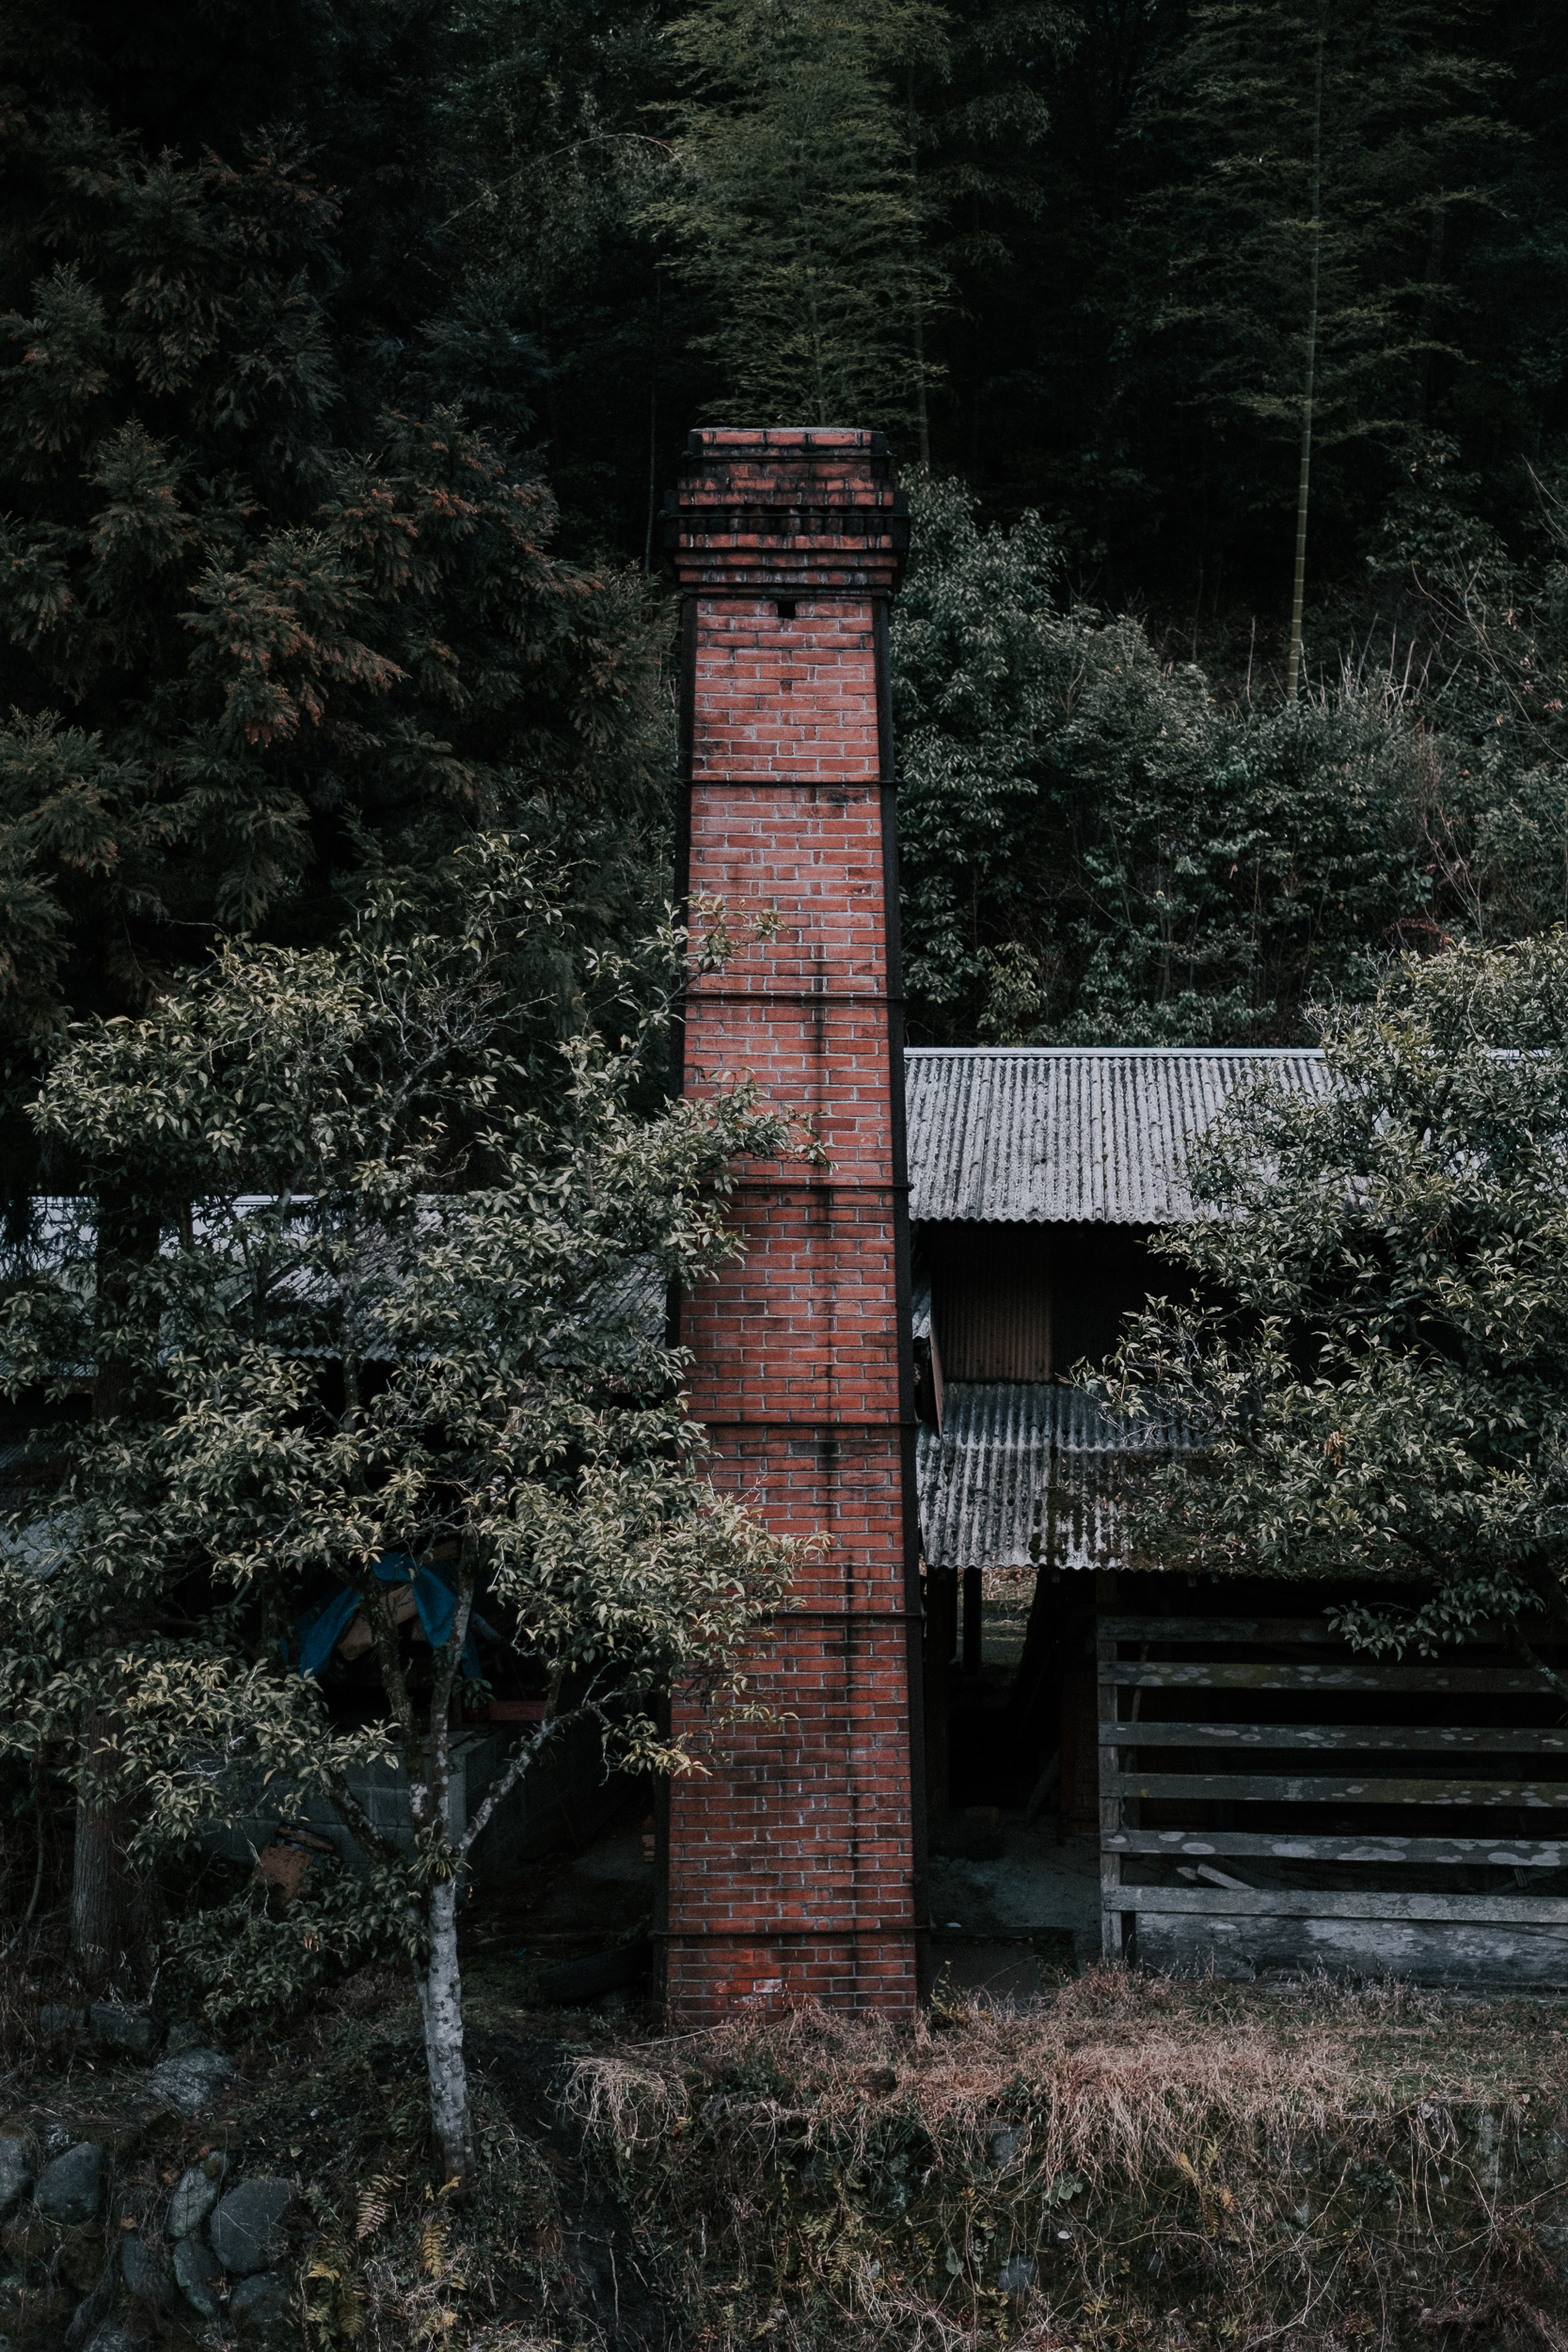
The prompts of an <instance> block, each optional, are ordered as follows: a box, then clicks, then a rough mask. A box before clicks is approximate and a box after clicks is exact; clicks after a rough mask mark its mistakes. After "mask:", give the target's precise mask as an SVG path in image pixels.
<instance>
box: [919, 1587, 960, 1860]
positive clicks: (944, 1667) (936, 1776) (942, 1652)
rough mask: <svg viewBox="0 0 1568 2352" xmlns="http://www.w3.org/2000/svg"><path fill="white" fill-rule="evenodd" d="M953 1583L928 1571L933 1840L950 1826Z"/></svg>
mask: <svg viewBox="0 0 1568 2352" xmlns="http://www.w3.org/2000/svg"><path fill="white" fill-rule="evenodd" d="M953 1582H954V1579H953V1572H952V1570H951V1568H931V1567H928V1568H927V1571H926V1643H925V1668H926V1671H925V1696H926V1822H927V1835H928V1836H930V1837H932V1838H933V1839H935V1838H938V1837H940V1836H942V1832H943V1831H944V1830H945V1828H946V1826H947V1808H948V1782H949V1778H950V1765H949V1758H948V1741H947V1712H948V1710H947V1677H948V1672H949V1666H950V1661H951V1659H952V1655H953Z"/></svg>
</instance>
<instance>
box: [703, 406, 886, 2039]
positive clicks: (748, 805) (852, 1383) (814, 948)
mask: <svg viewBox="0 0 1568 2352" xmlns="http://www.w3.org/2000/svg"><path fill="white" fill-rule="evenodd" d="M665 530H666V535H667V543H668V544H669V546H670V548H671V550H672V552H673V557H674V561H675V565H676V569H677V571H678V574H679V578H680V584H681V590H682V596H683V613H684V645H685V688H684V694H683V713H682V747H683V748H682V761H683V769H684V771H685V779H686V784H687V787H688V804H689V828H688V831H687V840H686V853H685V860H684V863H685V867H686V873H685V882H686V886H687V888H688V889H689V891H690V892H692V893H702V894H705V895H708V896H711V897H714V898H721V899H723V900H724V902H725V904H726V907H727V909H728V910H729V915H730V920H731V928H732V930H735V932H736V935H737V936H743V935H744V930H746V929H747V928H749V926H750V924H751V922H752V921H753V920H754V918H755V917H756V916H757V915H758V914H762V913H763V912H764V911H767V912H768V913H769V914H772V915H773V916H774V918H775V919H776V921H777V923H778V927H779V928H778V929H777V930H776V931H775V932H774V934H773V935H772V936H770V937H767V938H764V939H761V940H756V941H752V942H751V943H749V944H746V945H744V946H741V947H740V949H739V950H738V952H737V953H736V955H735V957H734V958H733V959H732V960H731V961H730V962H729V964H728V965H727V967H726V968H725V969H724V970H723V971H722V972H721V973H717V974H712V975H702V976H699V977H695V978H694V979H693V981H692V983H691V986H690V988H689V991H688V993H687V997H686V1003H685V1017H684V1025H683V1035H682V1040H681V1045H680V1049H679V1051H680V1061H681V1067H680V1073H679V1075H680V1080H681V1083H682V1084H683V1085H684V1086H685V1087H686V1089H688V1090H689V1091H693V1092H701V1091H703V1090H704V1089H706V1088H709V1087H712V1086H715V1085H718V1084H721V1083H722V1082H724V1081H725V1080H726V1079H729V1078H733V1077H736V1076H738V1075H740V1074H741V1073H752V1075H754V1076H755V1078H756V1079H757V1080H758V1081H759V1083H760V1084H761V1085H762V1087H763V1088H764V1089H765V1090H766V1091H767V1092H768V1094H770V1095H772V1096H774V1097H776V1098H777V1099H779V1100H780V1101H781V1102H784V1103H786V1104H790V1105H791V1106H793V1107H794V1108H796V1109H798V1110H800V1111H802V1112H804V1113H806V1114H807V1115H808V1116H809V1117H810V1119H811V1120H812V1122H813V1125H814V1127H815V1129H816V1134H817V1136H819V1138H820V1140H821V1142H822V1144H823V1147H824V1149H825V1151H826V1152H827V1155H828V1162H829V1165H828V1166H827V1167H825V1168H810V1167H807V1166H805V1165H803V1164H801V1163H792V1164H790V1165H787V1166H768V1167H765V1166H761V1165H756V1164H753V1165H751V1166H748V1167H747V1168H743V1169H742V1170H741V1171H740V1176H741V1181H740V1184H739V1186H738V1188H737V1191H736V1196H735V1199H734V1200H733V1202H732V1204H731V1214H732V1216H733V1218H734V1221H735V1223H736V1228H737V1230H738V1231H739V1232H740V1233H741V1235H742V1237H743V1239H744V1241H745V1244H746V1254H745V1256H744V1258H743V1259H741V1260H740V1261H739V1262H738V1263H736V1265H735V1266H734V1267H732V1268H731V1269H730V1271H729V1272H728V1273H727V1274H725V1275H724V1276H723V1277H722V1278H721V1279H719V1280H718V1281H717V1282H715V1283H713V1284H711V1285H709V1286H707V1287H706V1288H705V1289H704V1290H703V1291H702V1292H701V1293H700V1294H698V1295H696V1296H694V1297H691V1298H689V1299H686V1300H685V1301H683V1303H682V1312H681V1337H682V1340H683V1341H684V1342H685V1343H686V1344H687V1345H689V1347H690V1348H691V1349H692V1350H693V1353H694V1357H695V1367H694V1372H693V1377H692V1400H693V1409H694V1411H695V1413H696V1415H697V1417H698V1418H699V1419H700V1420H702V1421H704V1422H706V1424H707V1425H708V1427H709V1429H710V1431H711V1433H712V1436H713V1440H714V1450H715V1458H714V1463H713V1474H714V1477H715V1481H716V1483H718V1484H720V1485H721V1486H725V1487H727V1488H729V1489H730V1490H731V1491H734V1492H736V1493H738V1494H742V1495H744V1496H745V1497H746V1499H747V1500H748V1501H749V1502H751V1503H752V1505H753V1506H754V1507H755V1508H756V1509H757V1510H758V1511H759V1512H760V1513H761V1515H762V1516H763V1517H764V1518H766V1519H767V1520H768V1522H769V1523H770V1524H771V1525H773V1526H774V1527H777V1528H778V1529H780V1530H781V1531H783V1532H785V1533H788V1534H798V1535H807V1534H824V1535H826V1536H827V1537H828V1538H829V1543H828V1548H827V1549H826V1550H825V1551H824V1552H823V1553H822V1554H821V1555H820V1556H819V1557H818V1558H816V1560H815V1561H814V1563H813V1564H812V1565H811V1566H810V1567H809V1568H808V1569H807V1570H806V1571H805V1572H804V1573H803V1574H802V1575H801V1577H800V1579H799V1580H798V1581H797V1585H796V1590H795V1595H794V1598H795V1602H796V1607H795V1609H794V1610H792V1611H791V1612H789V1613H786V1614H784V1615H782V1616H781V1617H780V1618H779V1619H778V1620H777V1621H776V1622H775V1623H774V1624H773V1625H771V1626H769V1627H768V1628H767V1629H764V1630H763V1631H762V1632H760V1633H759V1635H758V1637H757V1639H756V1641H755V1644H754V1645H753V1650H752V1655H751V1657H750V1658H749V1660H748V1673H749V1675H750V1676H751V1678H752V1687H753V1689H754V1690H755V1691H756V1692H757V1693H758V1694H759V1695H761V1696H762V1697H763V1698H764V1699H765V1700H766V1701H767V1702H768V1704H769V1706H770V1707H771V1708H773V1709H774V1710H775V1720H774V1721H773V1722H772V1723H769V1724H761V1725H755V1724H752V1725H745V1726H741V1727H738V1728H733V1729H731V1730H729V1731H727V1732H722V1733H721V1734H719V1735H718V1736H717V1738H714V1739H710V1738H709V1737H708V1735H707V1726H706V1725H705V1723H704V1719H703V1716H702V1711H701V1708H700V1705H699V1704H698V1703H697V1702H696V1701H695V1700H693V1699H692V1698H691V1697H690V1696H689V1694H684V1693H680V1692H677V1693H676V1694H675V1697H674V1700H673V1716H674V1719H675V1722H676V1724H677V1725H678V1726H679V1727H681V1728H682V1729H684V1730H687V1731H689V1732H690V1733H691V1734H693V1735H694V1737H695V1739H696V1741H697V1743H698V1745H699V1747H701V1748H703V1749H704V1750H705V1753H706V1755H707V1759H708V1761H709V1763H710V1765H711V1767H712V1770H711V1773H710V1776H708V1777H706V1778H703V1779H698V1778H696V1777H688V1778H686V1779H683V1780H681V1781H679V1782H677V1783H676V1784H675V1786H674V1787H673V1789H672V1791H671V1794H670V1800H669V1828H668V1839H669V1879H668V1895H667V1900H666V1905H665V1909H664V1914H663V1919H662V1930H663V1934H664V1940H665V1969H666V1987H667V1997H668V2004H669V2009H670V2013H671V2017H672V2021H673V2022H675V2023H680V2024H686V2025H697V2024H702V2023H705V2022H706V2021H709V2020H711V2019H713V2018H715V2017H718V2016H721V2015H722V2014H724V2013H725V2012H727V2011H729V2010H735V2009H736V2008H747V2009H757V2008H761V2009H765V2010H767V2009H776V2008H778V2007H780V2006H783V2005H784V2004H787V2003H789V2002H791V2001H794V2000H800V1999H818V2000H821V2001H823V2002H825V2003H828V2004H829V2005H831V2006H833V2007H843V2008H852V2009H853V2008H859V2009H863V2008H878V2009H885V2010H909V2009H911V2008H912V2006H913V2004H914V2001H915V1998H916V1994H917V1975H918V1960H919V1952H920V1949H921V1947H922V1945H923V1930H924V1899H923V1881H924V1865H923V1855H922V1853H921V1852H920V1851H919V1844H918V1839H917V1835H916V1831H917V1820H918V1814H919V1806H918V1804H917V1803H916V1797H917V1790H916V1788H915V1786H914V1781H913V1772H914V1759H915V1757H916V1756H918V1755H919V1753H920V1743H919V1740H918V1737H916V1736H915V1735H916V1734H917V1732H918V1725H917V1724H915V1723H914V1722H913V1721H912V1720H911V1710H912V1708H913V1707H914V1706H915V1705H916V1704H917V1703H918V1690H919V1677H918V1672H917V1671H916V1672H914V1673H912V1674H911V1659H912V1660H914V1661H916V1662H917V1660H918V1652H917V1650H913V1649H911V1642H912V1641H913V1638H914V1637H915V1636H916V1635H917V1633H918V1622H917V1620H918V1611H919V1599H918V1586H917V1579H916V1576H915V1565H916V1560H915V1554H916V1549H917V1536H916V1533H915V1524H914V1516H913V1515H914V1494H913V1425H914V1415H913V1402H912V1396H911V1368H910V1364H909V1361H908V1355H909V1351H908V1348H907V1346H906V1345H905V1344H904V1343H903V1340H902V1338H901V1334H904V1333H907V1327H908V1309H909V1296H908V1284H909V1237H908V1225H907V1217H906V1208H905V1201H906V1194H905V1190H904V1186H905V1183H906V1171H905V1168H904V1157H903V1119H902V1085H903V1073H902V1052H903V1043H902V1021H901V1009H900V1006H901V983H900V978H899V971H898V942H897V914H896V905H895V903H890V898H894V896H895V894H894V893H893V892H892V890H891V888H890V885H891V883H892V882H893V881H894V879H895V872H896V867H895V849H894V841H893V825H894V795H893V771H892V744H891V740H890V736H889V727H888V719H887V680H886V658H887V657H886V643H887V640H886V605H887V599H888V597H889V596H891V594H892V592H893V590H894V588H895V585H896V580H897V574H898V567H899V563H900V560H901V555H902V549H903V545H904V541H905V536H906V533H907V525H906V523H905V521H904V516H903V511H902V501H901V500H900V498H899V497H898V495H897V494H896V493H895V491H894V490H893V488H892V485H891V482H890V480H889V470H888V466H887V460H886V456H885V453H884V451H883V449H882V446H881V442H880V437H879V436H877V435H872V434H865V433H855V432H848V431H832V432H824V431H806V430H801V431H789V432H784V431H781V432H769V433H748V432H740V431H734V432H732V431H711V432H702V433H697V434H693V435H692V436H691V438H690V441H689V446H688V457H687V464H686V469H685V472H684V475H683V479H682V481H681V484H680V486H679V488H678V489H677V490H675V491H673V493H672V494H671V497H670V501H669V503H668V505H667V509H666V521H665ZM790 606H793V608H794V609H793V611H790V610H789V607H790ZM781 608H784V609H783V610H781Z"/></svg>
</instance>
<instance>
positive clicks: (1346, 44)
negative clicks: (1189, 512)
mask: <svg viewBox="0 0 1568 2352" xmlns="http://www.w3.org/2000/svg"><path fill="white" fill-rule="evenodd" d="M1465 13H1466V12H1465V8H1463V6H1460V5H1452V4H1450V5H1446V6H1444V7H1441V8H1435V9H1434V8H1431V7H1427V6H1418V5H1416V0H1391V4H1390V5H1385V4H1384V0H1209V4H1208V5H1205V6H1203V7H1201V8H1196V10H1195V11H1194V14H1193V20H1192V24H1191V28H1190V30H1189V32H1188V34H1187V37H1186V39H1185V40H1183V41H1182V42H1181V43H1180V46H1179V47H1178V49H1177V50H1176V51H1175V53H1174V54H1173V56H1171V57H1170V59H1169V60H1168V61H1167V63H1166V64H1165V65H1164V67H1163V68H1162V70H1161V71H1160V72H1158V73H1157V74H1155V75H1154V76H1152V77H1151V85H1150V103H1149V106H1148V110H1147V112H1146V115H1145V119H1144V121H1143V123H1142V124H1141V125H1140V126H1139V127H1140V129H1143V130H1145V131H1148V130H1150V129H1154V128H1161V129H1163V130H1164V132H1165V134H1166V135H1168V136H1170V137H1171V138H1172V140H1173V150H1172V152H1173V160H1174V164H1175V169H1174V170H1173V172H1172V173H1171V174H1169V175H1168V176H1167V179H1166V183H1164V184H1162V185H1160V186H1159V187H1158V188H1157V189H1156V190H1155V191H1154V192H1153V193H1151V194H1150V195H1149V197H1148V199H1146V200H1145V202H1144V203H1143V205H1142V207H1141V208H1140V212H1139V215H1138V221H1139V229H1138V234H1139V237H1140V239H1141V240H1142V241H1143V243H1144V244H1145V246H1146V247H1148V249H1150V250H1152V251H1154V252H1155V253H1157V254H1158V255H1159V256H1160V262H1159V268H1160V273H1161V274H1160V275H1159V276H1158V278H1155V279H1154V280H1153V281H1152V282H1150V281H1149V280H1148V278H1146V287H1147V294H1146V300H1147V303H1148V310H1147V314H1146V320H1145V325H1146V327H1147V329H1148V332H1149V333H1151V334H1157V335H1160V336H1169V335H1173V334H1174V335H1178V336H1180V338H1181V351H1182V358H1181V360H1180V363H1179V366H1178V380H1179V381H1180V382H1181V383H1182V384H1183V386H1184V394H1185V397H1186V398H1187V399H1189V400H1192V401H1195V402H1196V403H1198V404H1200V405H1202V406H1204V407H1205V408H1207V409H1208V410H1209V411H1210V412H1211V413H1212V415H1214V416H1215V417H1216V418H1219V417H1225V416H1228V418H1229V419H1230V420H1231V421H1232V422H1234V421H1235V420H1236V419H1237V418H1238V417H1244V418H1248V419H1252V420H1255V421H1257V422H1258V423H1259V425H1261V426H1262V428H1263V429H1264V433H1265V435H1266V436H1267V437H1271V438H1275V439H1276V440H1277V438H1279V437H1283V438H1284V439H1285V441H1286V442H1287V444H1288V445H1290V446H1291V447H1292V448H1293V450H1294V453H1295V460H1296V512H1295V538H1294V572H1293V580H1292V596H1291V623H1290V635H1289V651H1288V663H1287V677H1286V697H1287V700H1293V699H1294V696H1295V694H1296V692H1297V691H1298V689H1299V686H1300V684H1301V678H1302V643H1301V634H1302V619H1303V611H1304V604H1305V581H1306V567H1307V518H1308V512H1309V494H1310V483H1311V468H1312V461H1313V457H1314V453H1316V452H1318V451H1321V450H1322V449H1323V448H1324V447H1326V446H1332V445H1333V444H1335V443H1336V442H1341V441H1345V440H1349V439H1353V438H1355V437H1363V436H1366V435H1370V434H1377V435H1383V436H1386V437H1388V438H1389V439H1391V440H1395V441H1397V440H1398V439H1399V438H1400V437H1402V435H1404V434H1407V433H1408V432H1409V431H1410V430H1411V429H1412V427H1414V426H1415V425H1416V424H1417V423H1418V418H1419V410H1420V406H1421V398H1420V389H1419V388H1420V384H1421V380H1422V377H1421V371H1422V367H1423V365H1424V362H1425V358H1426V357H1427V356H1428V355H1430V353H1431V352H1432V351H1433V349H1434V348H1435V347H1436V346H1437V345H1438V344H1439V343H1440V342H1442V341H1443V339H1444V335H1445V332H1446V330H1447V327H1448V326H1449V323H1450V320H1451V314H1452V300H1453V294H1452V288H1451V287H1450V286H1449V283H1448V281H1447V279H1446V278H1445V274H1444V270H1443V241H1444V231H1445V228H1446V224H1447V223H1448V221H1449V216H1450V215H1452V214H1454V213H1456V212H1458V211H1460V210H1462V209H1464V208H1467V207H1471V206H1474V205H1475V204H1477V203H1478V202H1480V201H1482V200H1484V190H1483V188H1482V186H1481V179H1482V178H1483V176H1484V174H1485V172H1486V171H1487V169H1488V168H1489V167H1491V168H1495V167H1496V164H1497V160H1498V130H1497V124H1496V123H1495V122H1494V120H1493V119H1492V117H1491V92H1492V87H1493V86H1494V85H1495V83H1496V81H1497V72H1496V69H1492V68H1488V67H1486V66H1485V65H1483V64H1482V63H1481V62H1480V61H1478V60H1477V59H1476V58H1475V57H1474V56H1472V55H1470V54H1468V53H1466V51H1465V50H1464V49H1463V48H1462V47H1461V46H1460V40H1461V38H1462V33H1463V26H1464V18H1465ZM1140 267H1141V269H1142V270H1145V271H1147V269H1148V261H1147V259H1145V260H1144V261H1143V262H1141V264H1140ZM1239 455H1240V453H1236V455H1233V457H1232V460H1231V462H1232V464H1233V465H1234V464H1235V462H1236V456H1239ZM1243 462H1244V461H1243ZM1279 478H1280V479H1281V480H1283V476H1280V477H1279ZM1257 495H1260V496H1262V497H1265V498H1266V497H1267V493H1266V491H1263V490H1262V489H1261V485H1259V492H1258V493H1257ZM1270 502H1271V503H1272V501H1270Z"/></svg>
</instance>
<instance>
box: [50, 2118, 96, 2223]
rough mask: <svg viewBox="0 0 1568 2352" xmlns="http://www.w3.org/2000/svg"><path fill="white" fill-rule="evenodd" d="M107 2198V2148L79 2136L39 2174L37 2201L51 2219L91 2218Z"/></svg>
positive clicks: (85, 2219)
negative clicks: (104, 2181) (105, 2156)
mask: <svg viewBox="0 0 1568 2352" xmlns="http://www.w3.org/2000/svg"><path fill="white" fill-rule="evenodd" d="M33 2202H34V2204H35V2205H37V2207H38V2209H39V2211H40V2213H41V2214H44V2215H46V2216H47V2217H48V2218H49V2219H50V2220H51V2221H63V2222H65V2223H66V2224H67V2225H68V2226H69V2225H70V2224H71V2223H72V2222H76V2221H91V2220H92V2219H93V2218H94V2217H95V2216H96V2214H97V2212H98V2208H99V2206H100V2205H101V2204H102V2203H103V2149H102V2148H100V2147H98V2146H97V2145H96V2143H95V2142H94V2141H92V2140H90V2139H79V2140H78V2141H77V2143H76V2145H75V2147H74V2148H68V2149H67V2150H66V2152H65V2153H64V2155H63V2156H56V2157H55V2161H54V2163H53V2164H46V2165H45V2166H44V2168H43V2170H42V2171H41V2172H40V2174H39V2179H38V2186H37V2187H36V2188H35V2189H34V2191H33Z"/></svg>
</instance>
